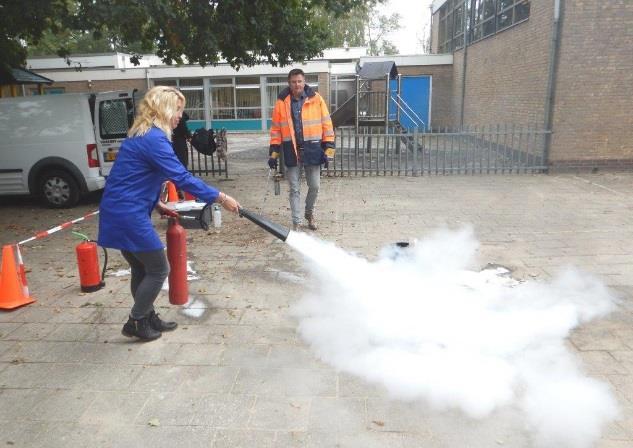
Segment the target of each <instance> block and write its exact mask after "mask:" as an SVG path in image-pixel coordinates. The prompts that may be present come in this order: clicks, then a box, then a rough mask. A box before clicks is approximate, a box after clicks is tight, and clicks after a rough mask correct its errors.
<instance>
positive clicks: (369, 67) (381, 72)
mask: <svg viewBox="0 0 633 448" xmlns="http://www.w3.org/2000/svg"><path fill="white" fill-rule="evenodd" d="M387 73H388V74H389V78H390V79H396V78H397V77H398V69H397V68H396V63H395V62H393V61H383V62H365V63H364V64H363V66H362V67H361V68H360V71H359V72H358V76H360V77H361V78H363V79H385V76H386V75H387Z"/></svg>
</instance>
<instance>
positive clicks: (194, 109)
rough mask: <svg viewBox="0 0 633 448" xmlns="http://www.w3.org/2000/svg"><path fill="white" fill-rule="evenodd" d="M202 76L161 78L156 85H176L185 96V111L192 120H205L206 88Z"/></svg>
mask: <svg viewBox="0 0 633 448" xmlns="http://www.w3.org/2000/svg"><path fill="white" fill-rule="evenodd" d="M202 84H203V82H202V78H182V79H159V80H156V81H154V85H155V86H169V87H176V88H177V89H178V90H180V92H181V93H182V94H183V95H184V97H185V112H187V115H189V119H190V120H204V88H203V87H202Z"/></svg>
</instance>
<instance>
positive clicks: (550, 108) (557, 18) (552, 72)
mask: <svg viewBox="0 0 633 448" xmlns="http://www.w3.org/2000/svg"><path fill="white" fill-rule="evenodd" d="M563 2H564V0H554V23H553V24H552V42H551V45H550V49H549V64H548V65H549V68H548V75H547V92H546V97H545V119H544V125H545V130H546V131H547V134H545V139H544V142H543V162H544V163H546V164H548V165H549V153H550V146H551V144H552V123H553V121H554V120H553V116H554V98H555V96H556V72H557V69H558V52H559V50H560V30H561V25H562V23H561V18H562V11H563V9H564V4H563ZM547 171H549V169H548V168H546V172H547Z"/></svg>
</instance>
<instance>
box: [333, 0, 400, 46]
mask: <svg viewBox="0 0 633 448" xmlns="http://www.w3.org/2000/svg"><path fill="white" fill-rule="evenodd" d="M384 1H385V0H369V1H367V2H365V3H363V4H361V5H358V6H356V7H355V8H353V9H351V10H350V11H349V12H347V13H345V14H342V15H340V16H338V17H335V16H334V15H333V14H331V13H329V12H327V11H325V12H323V14H324V15H325V16H326V17H327V20H328V21H329V22H330V24H331V25H330V35H329V38H328V46H330V47H344V46H350V47H367V52H368V53H369V54H370V55H374V56H378V55H385V54H396V53H398V48H397V47H396V46H395V45H394V44H393V43H392V42H391V41H390V40H389V39H388V35H389V33H390V32H392V31H396V30H398V29H400V19H401V17H400V14H397V13H395V14H391V15H384V14H381V13H380V10H379V4H380V3H384Z"/></svg>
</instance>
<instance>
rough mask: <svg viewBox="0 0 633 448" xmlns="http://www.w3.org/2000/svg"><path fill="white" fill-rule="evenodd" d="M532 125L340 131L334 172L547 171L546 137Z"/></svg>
mask: <svg viewBox="0 0 633 448" xmlns="http://www.w3.org/2000/svg"><path fill="white" fill-rule="evenodd" d="M547 133H548V131H543V130H540V129H537V128H532V127H518V126H500V125H497V126H481V127H476V126H472V127H464V128H462V129H459V130H449V129H437V130H433V131H428V132H421V131H413V132H405V131H402V130H398V129H393V132H390V133H388V134H385V133H384V128H382V129H381V128H376V127H372V128H369V127H368V128H361V129H360V131H359V132H358V133H356V129H355V128H354V127H339V128H337V129H336V147H337V152H336V158H335V159H334V162H332V163H330V164H329V167H328V168H327V169H326V173H327V175H334V176H372V175H373V176H422V175H430V174H445V175H448V174H518V173H541V172H543V171H545V169H546V163H545V162H546V161H545V158H544V144H545V136H546V134H547Z"/></svg>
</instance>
